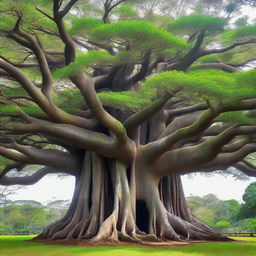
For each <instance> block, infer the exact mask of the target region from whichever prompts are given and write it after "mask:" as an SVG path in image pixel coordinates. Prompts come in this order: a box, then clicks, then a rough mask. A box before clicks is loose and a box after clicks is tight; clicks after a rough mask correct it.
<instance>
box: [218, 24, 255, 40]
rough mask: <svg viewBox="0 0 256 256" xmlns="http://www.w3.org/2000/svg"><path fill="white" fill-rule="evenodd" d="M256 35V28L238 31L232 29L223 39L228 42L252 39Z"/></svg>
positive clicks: (251, 27) (250, 27)
mask: <svg viewBox="0 0 256 256" xmlns="http://www.w3.org/2000/svg"><path fill="white" fill-rule="evenodd" d="M255 35H256V26H255V25H251V26H246V27H242V28H238V29H232V30H229V31H227V32H225V33H224V34H223V36H222V37H223V39H224V40H227V41H235V40H241V39H242V40H243V41H245V40H246V39H250V38H253V37H255Z"/></svg>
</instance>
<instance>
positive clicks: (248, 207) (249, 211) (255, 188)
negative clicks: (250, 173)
mask: <svg viewBox="0 0 256 256" xmlns="http://www.w3.org/2000/svg"><path fill="white" fill-rule="evenodd" d="M255 196H256V182H253V183H251V184H250V185H249V186H248V187H247V188H246V189H245V192H244V194H243V201H244V204H242V206H241V209H240V212H239V214H238V216H239V217H240V218H243V219H244V218H254V217H256V212H255V209H256V208H255V207H256V198H255Z"/></svg>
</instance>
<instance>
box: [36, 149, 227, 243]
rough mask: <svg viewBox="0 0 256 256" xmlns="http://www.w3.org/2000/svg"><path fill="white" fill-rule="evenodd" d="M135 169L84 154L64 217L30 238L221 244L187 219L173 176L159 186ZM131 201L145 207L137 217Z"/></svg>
mask: <svg viewBox="0 0 256 256" xmlns="http://www.w3.org/2000/svg"><path fill="white" fill-rule="evenodd" d="M135 167H136V166H135V165H133V166H126V165H125V164H123V163H121V162H120V161H118V160H108V159H106V158H103V157H101V156H99V155H97V154H96V153H92V152H86V153H85V157H84V165H83V170H82V172H81V174H80V177H77V180H76V185H75V190H74V195H73V198H72V202H71V204H70V207H69V209H68V211H67V213H66V215H65V216H64V217H63V218H62V219H60V220H58V221H57V222H55V223H53V224H51V225H50V226H49V227H47V228H46V229H45V230H44V231H43V233H42V234H41V235H39V236H38V237H37V238H36V239H86V240H88V241H89V242H97V241H104V240H110V241H129V242H140V243H144V242H145V241H149V240H153V241H161V240H187V239H189V238H190V239H194V240H197V239H203V240H224V239H225V238H223V237H220V236H218V235H216V234H214V233H213V232H212V230H211V228H210V227H208V226H207V225H206V224H203V223H202V222H201V221H199V220H198V219H196V218H195V217H194V216H192V215H191V214H190V212H189V209H188V208H187V205H186V202H185V197H184V193H183V189H182V184H181V179H180V176H179V175H177V174H173V175H171V176H168V177H165V178H163V179H161V180H160V181H159V180H158V179H156V178H154V177H153V176H150V175H148V174H147V172H146V171H145V172H143V171H141V168H140V170H138V169H137V170H136V169H135ZM137 168H139V167H138V166H137ZM135 171H137V172H136V175H135ZM135 184H137V193H136V189H135ZM136 200H137V206H138V203H140V204H141V203H142V202H145V205H146V207H144V208H143V210H141V209H140V208H139V207H138V209H137V213H136V209H135V208H136V207H135V205H136ZM147 216H148V218H147ZM136 217H137V222H136ZM145 218H146V220H145ZM141 221H144V222H145V221H146V222H147V227H146V228H145V225H144V228H142V229H144V230H140V229H139V228H141V227H142V223H141Z"/></svg>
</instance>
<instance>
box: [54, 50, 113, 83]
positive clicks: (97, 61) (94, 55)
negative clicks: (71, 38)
mask: <svg viewBox="0 0 256 256" xmlns="http://www.w3.org/2000/svg"><path fill="white" fill-rule="evenodd" d="M115 62H117V58H116V57H115V56H112V55H110V54H109V53H107V52H105V51H89V52H88V53H85V54H81V55H79V56H78V57H77V58H76V60H75V62H72V63H70V64H69V65H68V66H66V67H64V68H61V69H58V70H56V71H55V72H54V73H53V77H54V78H55V79H61V78H66V77H69V76H72V75H75V74H79V73H80V72H82V70H84V69H85V68H88V67H97V66H108V65H113V64H114V63H115Z"/></svg>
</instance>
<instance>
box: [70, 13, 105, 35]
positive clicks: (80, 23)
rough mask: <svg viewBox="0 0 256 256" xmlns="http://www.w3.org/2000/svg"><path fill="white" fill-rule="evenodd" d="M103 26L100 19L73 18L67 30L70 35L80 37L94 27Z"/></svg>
mask: <svg viewBox="0 0 256 256" xmlns="http://www.w3.org/2000/svg"><path fill="white" fill-rule="evenodd" d="M102 24H103V21H102V20H101V19H97V18H84V17H82V18H77V17H74V18H72V27H71V29H70V30H69V32H70V34H72V35H76V34H78V35H80V36H81V33H82V34H84V33H85V34H87V33H89V32H90V31H92V30H93V29H95V28H96V27H98V26H100V25H102Z"/></svg>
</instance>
